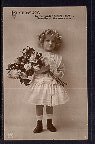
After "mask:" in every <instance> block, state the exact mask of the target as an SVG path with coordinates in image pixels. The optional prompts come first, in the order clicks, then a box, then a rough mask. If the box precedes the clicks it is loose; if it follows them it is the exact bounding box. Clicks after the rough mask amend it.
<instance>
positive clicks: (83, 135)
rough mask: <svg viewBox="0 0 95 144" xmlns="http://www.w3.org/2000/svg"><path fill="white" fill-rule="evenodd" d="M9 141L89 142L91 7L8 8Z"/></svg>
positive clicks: (6, 129) (5, 42)
mask: <svg viewBox="0 0 95 144" xmlns="http://www.w3.org/2000/svg"><path fill="white" fill-rule="evenodd" d="M3 87H4V140H88V93H87V8H86V6H64V7H3Z"/></svg>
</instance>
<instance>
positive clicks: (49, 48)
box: [43, 35, 55, 51]
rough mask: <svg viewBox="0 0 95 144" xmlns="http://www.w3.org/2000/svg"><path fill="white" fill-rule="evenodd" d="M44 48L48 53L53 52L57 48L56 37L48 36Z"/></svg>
mask: <svg viewBox="0 0 95 144" xmlns="http://www.w3.org/2000/svg"><path fill="white" fill-rule="evenodd" d="M43 47H44V50H46V51H52V50H53V49H54V48H55V39H54V36H51V35H47V36H46V38H45V39H44V43H43Z"/></svg>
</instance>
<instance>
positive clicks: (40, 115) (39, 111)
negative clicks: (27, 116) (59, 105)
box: [33, 105, 43, 133]
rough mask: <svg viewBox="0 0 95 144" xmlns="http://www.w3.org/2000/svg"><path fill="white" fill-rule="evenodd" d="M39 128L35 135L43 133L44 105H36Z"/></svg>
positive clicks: (35, 130) (37, 127) (36, 129)
mask: <svg viewBox="0 0 95 144" xmlns="http://www.w3.org/2000/svg"><path fill="white" fill-rule="evenodd" d="M36 115H37V126H36V128H35V129H34V131H33V132H34V133H40V132H42V131H43V125H42V119H43V105H36Z"/></svg>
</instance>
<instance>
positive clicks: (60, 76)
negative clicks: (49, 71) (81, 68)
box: [55, 60, 65, 79]
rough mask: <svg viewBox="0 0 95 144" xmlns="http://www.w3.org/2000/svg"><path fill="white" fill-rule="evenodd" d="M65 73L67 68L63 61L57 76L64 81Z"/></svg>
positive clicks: (56, 72) (56, 73)
mask: <svg viewBox="0 0 95 144" xmlns="http://www.w3.org/2000/svg"><path fill="white" fill-rule="evenodd" d="M64 73H65V66H64V63H63V60H62V61H61V63H60V65H59V67H58V68H57V70H56V71H55V75H56V76H57V77H59V78H61V79H62V78H63V76H64Z"/></svg>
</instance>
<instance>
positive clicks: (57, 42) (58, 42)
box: [38, 29, 62, 49]
mask: <svg viewBox="0 0 95 144" xmlns="http://www.w3.org/2000/svg"><path fill="white" fill-rule="evenodd" d="M47 35H51V36H54V41H55V49H57V48H59V47H60V46H61V44H62V36H60V35H59V33H58V32H57V31H56V30H52V29H48V30H45V31H43V32H42V33H41V34H40V35H39V36H38V39H39V45H40V46H41V47H43V43H44V40H45V38H46V36H47Z"/></svg>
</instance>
